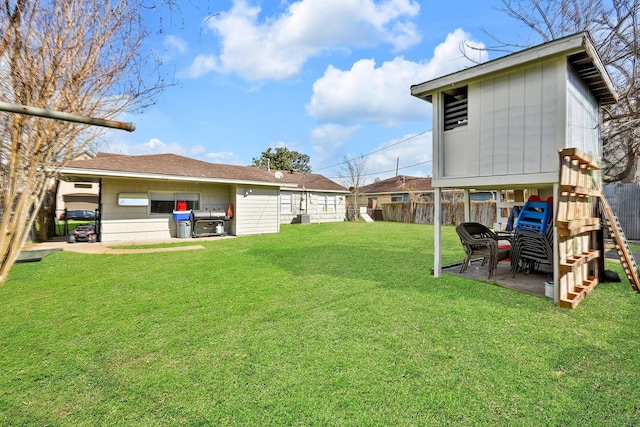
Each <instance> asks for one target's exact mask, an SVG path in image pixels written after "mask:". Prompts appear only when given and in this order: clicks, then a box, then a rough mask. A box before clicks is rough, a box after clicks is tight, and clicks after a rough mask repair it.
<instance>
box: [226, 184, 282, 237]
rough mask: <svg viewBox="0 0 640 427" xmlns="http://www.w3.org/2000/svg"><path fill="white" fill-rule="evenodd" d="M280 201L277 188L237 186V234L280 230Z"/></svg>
mask: <svg viewBox="0 0 640 427" xmlns="http://www.w3.org/2000/svg"><path fill="white" fill-rule="evenodd" d="M245 194H246V195H245ZM278 203H279V198H278V189H277V188H271V187H257V186H253V187H248V186H247V187H237V190H236V212H235V234H236V235H238V236H243V235H248V234H263V233H277V232H278V231H280V223H279V220H278V210H279V206H278Z"/></svg>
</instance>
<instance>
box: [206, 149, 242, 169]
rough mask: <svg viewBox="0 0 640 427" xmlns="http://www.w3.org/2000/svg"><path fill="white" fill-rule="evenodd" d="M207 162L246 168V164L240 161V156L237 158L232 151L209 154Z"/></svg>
mask: <svg viewBox="0 0 640 427" xmlns="http://www.w3.org/2000/svg"><path fill="white" fill-rule="evenodd" d="M206 160H207V161H208V162H211V163H221V164H224V165H240V166H246V163H245V162H243V161H242V160H240V158H239V157H238V156H236V155H235V154H234V153H233V152H231V151H220V152H217V153H207V155H206Z"/></svg>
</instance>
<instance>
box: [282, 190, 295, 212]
mask: <svg viewBox="0 0 640 427" xmlns="http://www.w3.org/2000/svg"><path fill="white" fill-rule="evenodd" d="M280 213H293V211H292V210H291V194H280Z"/></svg>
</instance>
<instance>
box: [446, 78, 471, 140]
mask: <svg viewBox="0 0 640 427" xmlns="http://www.w3.org/2000/svg"><path fill="white" fill-rule="evenodd" d="M442 94H443V98H444V130H451V129H455V128H457V127H460V126H466V125H467V116H468V108H467V87H466V86H464V87H460V88H456V89H452V90H448V91H445V92H443V93H442Z"/></svg>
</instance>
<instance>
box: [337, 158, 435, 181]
mask: <svg viewBox="0 0 640 427" xmlns="http://www.w3.org/2000/svg"><path fill="white" fill-rule="evenodd" d="M431 162H433V160H425V161H424V162H420V163H414V164H413V165H409V166H403V167H401V168H397V169H396V168H393V169H389V170H386V171H380V172H371V173H365V174H363V175H361V176H362V177H365V176H372V175H382V174H383V173H388V172H395V171H396V170H401V169H409V168H413V167H415V166H420V165H424V164H426V163H431ZM328 178H329V179H340V178H344V177H343V176H333V177H328Z"/></svg>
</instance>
